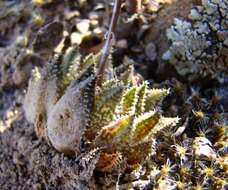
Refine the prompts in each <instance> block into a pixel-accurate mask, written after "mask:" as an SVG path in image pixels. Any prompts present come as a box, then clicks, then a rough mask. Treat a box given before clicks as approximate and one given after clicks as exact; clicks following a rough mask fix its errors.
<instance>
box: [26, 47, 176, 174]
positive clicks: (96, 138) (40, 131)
mask: <svg viewBox="0 0 228 190" xmlns="http://www.w3.org/2000/svg"><path fill="white" fill-rule="evenodd" d="M98 59H99V55H89V56H87V57H86V58H85V59H82V57H81V56H80V54H79V53H78V51H77V48H73V47H71V48H69V49H68V50H67V51H66V53H65V54H61V55H57V56H56V57H55V58H54V59H53V60H52V61H50V63H49V64H48V65H47V67H45V68H44V69H43V70H42V71H41V69H39V68H36V69H34V71H33V74H32V78H31V80H30V82H29V87H28V91H27V94H26V97H25V101H24V110H25V115H26V118H27V120H28V121H29V122H31V123H33V124H34V125H35V129H36V132H37V135H38V136H39V137H43V138H44V139H46V141H48V142H49V143H51V144H52V146H54V147H55V148H56V149H57V150H58V151H60V152H63V153H65V154H67V155H75V154H76V155H78V154H80V153H81V152H82V151H85V150H84V149H85V147H87V146H85V145H88V147H89V149H95V148H100V149H101V156H100V159H99V161H98V163H97V168H98V169H99V170H101V171H108V170H111V169H112V168H113V166H114V165H115V164H116V163H117V162H118V161H119V160H120V159H121V158H124V159H125V160H127V164H128V165H129V166H137V164H140V163H141V162H143V161H144V160H145V159H146V158H147V157H148V156H149V155H150V153H151V152H152V146H153V143H154V140H153V138H154V135H155V134H156V133H157V132H159V131H161V130H163V129H164V128H167V127H169V126H171V125H172V126H173V125H176V123H177V121H178V118H167V117H163V116H162V114H161V110H160V107H159V105H160V103H161V101H162V99H163V98H164V97H165V96H166V95H167V94H168V92H169V90H167V89H150V88H149V85H148V83H147V82H146V81H143V82H142V83H141V84H136V83H134V82H132V81H135V79H134V77H135V75H134V71H133V67H132V65H122V66H121V68H116V69H114V68H113V67H112V64H111V58H109V59H108V62H109V63H108V64H107V68H106V72H105V74H104V81H103V83H102V85H101V86H97V85H96V83H95V81H96V71H97V63H98ZM83 146H84V147H83Z"/></svg>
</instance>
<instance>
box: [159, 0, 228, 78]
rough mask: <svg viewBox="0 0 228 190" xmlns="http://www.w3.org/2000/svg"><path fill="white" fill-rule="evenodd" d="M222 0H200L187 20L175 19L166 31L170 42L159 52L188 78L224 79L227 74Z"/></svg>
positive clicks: (227, 36) (227, 39)
mask: <svg viewBox="0 0 228 190" xmlns="http://www.w3.org/2000/svg"><path fill="white" fill-rule="evenodd" d="M227 12H228V4H227V1H225V0H210V1H208V0H202V6H197V7H195V8H193V9H192V10H191V13H190V15H189V21H185V20H181V19H175V21H174V25H173V26H172V27H171V28H169V29H168V30H167V37H168V39H169V40H170V41H171V46H170V48H169V50H168V51H167V52H166V53H165V54H164V55H163V58H164V60H167V61H168V62H170V63H171V64H173V65H174V67H176V70H177V72H178V73H179V74H180V75H181V76H185V77H187V78H188V79H189V80H190V81H194V80H197V79H198V78H199V77H201V78H209V79H217V80H218V81H220V82H221V83H223V82H224V79H225V77H224V74H225V76H227V60H228V57H227V45H228V44H227V42H228V31H227V19H228V16H227V15H228V14H227Z"/></svg>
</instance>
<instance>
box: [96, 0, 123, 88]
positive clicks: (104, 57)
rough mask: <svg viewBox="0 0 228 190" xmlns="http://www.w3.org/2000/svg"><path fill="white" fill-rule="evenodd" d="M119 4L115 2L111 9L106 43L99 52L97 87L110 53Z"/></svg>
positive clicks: (100, 82)
mask: <svg viewBox="0 0 228 190" xmlns="http://www.w3.org/2000/svg"><path fill="white" fill-rule="evenodd" d="M121 2H122V0H115V5H114V7H113V13H112V19H111V23H110V26H109V30H108V35H107V39H106V42H105V44H104V47H103V48H102V50H101V58H100V63H99V68H98V71H97V81H96V84H97V85H98V86H101V84H102V82H103V75H104V71H105V63H106V60H107V58H108V54H109V51H110V47H111V43H112V39H113V35H114V32H115V29H116V25H117V22H118V18H119V15H120V9H121Z"/></svg>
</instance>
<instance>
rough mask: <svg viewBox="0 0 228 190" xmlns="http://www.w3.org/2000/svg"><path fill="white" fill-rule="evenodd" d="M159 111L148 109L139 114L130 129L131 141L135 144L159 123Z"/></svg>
mask: <svg viewBox="0 0 228 190" xmlns="http://www.w3.org/2000/svg"><path fill="white" fill-rule="evenodd" d="M160 117H161V116H160V113H159V112H158V111H150V112H147V113H144V114H143V115H140V116H139V117H138V118H136V119H135V120H134V122H133V126H132V131H131V136H132V137H131V143H132V144H137V143H140V142H142V141H143V140H145V138H146V137H148V135H149V134H150V133H151V131H152V130H153V129H154V128H155V126H156V125H157V124H158V123H159V119H160Z"/></svg>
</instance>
